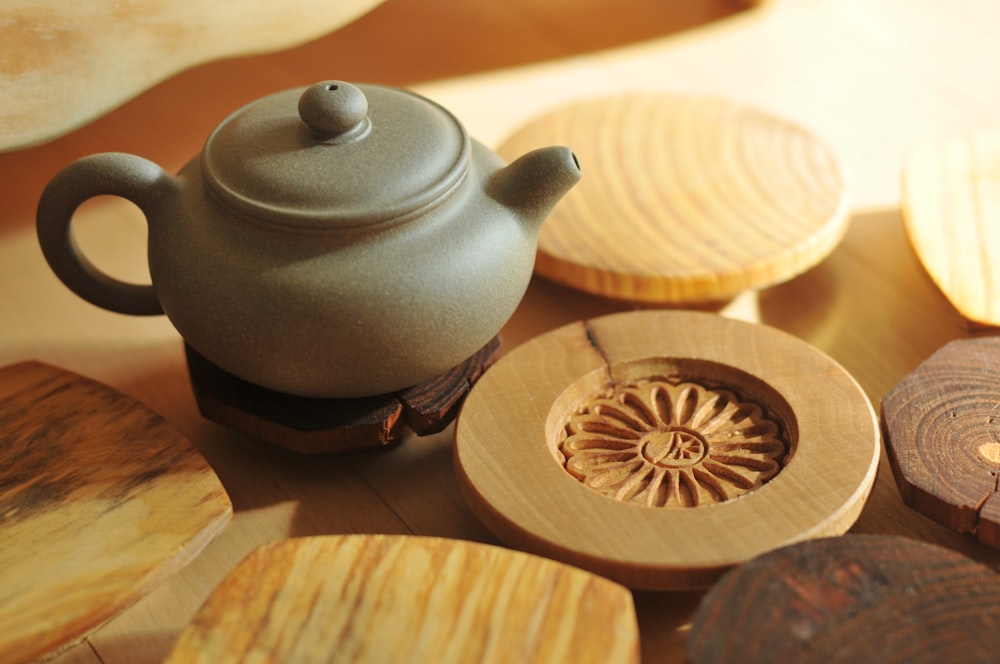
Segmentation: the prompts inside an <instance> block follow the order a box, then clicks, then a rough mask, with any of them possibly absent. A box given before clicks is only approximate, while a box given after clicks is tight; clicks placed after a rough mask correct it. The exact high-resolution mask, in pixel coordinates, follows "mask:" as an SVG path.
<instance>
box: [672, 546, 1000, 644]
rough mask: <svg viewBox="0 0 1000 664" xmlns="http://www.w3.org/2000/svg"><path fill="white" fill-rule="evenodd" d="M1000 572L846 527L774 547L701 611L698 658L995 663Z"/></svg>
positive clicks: (719, 587) (693, 636)
mask: <svg viewBox="0 0 1000 664" xmlns="http://www.w3.org/2000/svg"><path fill="white" fill-rule="evenodd" d="M998 593H1000V575H997V573H996V572H995V571H994V570H992V569H990V568H989V567H987V566H986V565H981V564H979V563H976V562H974V561H972V560H971V559H969V558H966V557H965V556H963V555H961V554H959V553H957V552H955V551H952V550H950V549H947V548H945V547H942V546H934V545H931V544H928V543H926V542H918V541H915V540H911V539H906V538H903V537H893V536H886V535H847V536H845V537H835V538H829V539H823V540H817V541H810V542H804V543H801V544H797V545H795V546H790V547H787V548H784V549H781V550H779V551H775V552H772V553H769V554H767V555H764V556H761V557H760V558H756V559H754V560H751V561H750V562H748V563H746V564H745V565H741V566H740V567H738V568H736V569H734V570H733V571H732V572H730V573H729V574H727V575H726V576H724V577H723V578H722V579H721V580H720V581H719V583H718V584H716V585H715V586H714V587H713V588H712V590H711V591H709V593H708V594H707V595H706V596H705V598H704V600H703V601H702V603H701V605H700V606H699V607H698V610H697V611H696V612H695V615H694V620H693V624H692V627H691V632H690V634H689V637H688V641H687V653H688V660H687V661H688V662H690V663H691V664H708V663H709V662H712V663H715V664H725V663H732V664H737V663H738V664H756V663H758V662H759V663H760V664H764V663H768V664H770V663H771V662H879V664H892V663H900V664H902V663H903V662H905V663H906V664H911V663H914V662H925V663H927V664H935V663H937V662H989V661H994V660H995V659H996V657H997V652H998V650H1000V629H998V628H1000V604H998V603H997V601H996V598H997V594H998Z"/></svg>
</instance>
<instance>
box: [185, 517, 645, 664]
mask: <svg viewBox="0 0 1000 664" xmlns="http://www.w3.org/2000/svg"><path fill="white" fill-rule="evenodd" d="M246 661H260V662H265V661H266V662H289V663H291V662H303V663H307V662H308V663H311V662H317V661H323V662H411V663H413V664H416V663H418V662H427V663H428V664H439V663H440V662H481V663H489V662H496V663H502V662H524V663H526V664H527V663H529V662H538V663H539V664H550V663H556V662H565V663H566V664H570V663H572V664H583V663H584V662H593V663H595V664H596V663H601V664H603V663H604V662H622V663H623V664H624V663H630V662H631V663H636V662H638V661H639V630H638V625H637V624H636V616H635V607H634V605H633V603H632V594H631V593H630V592H629V591H628V589H627V588H624V587H622V586H620V585H618V584H616V583H612V582H610V581H608V580H607V579H602V578H599V577H595V576H594V575H593V574H589V573H587V572H585V571H583V570H579V569H574V568H572V567H569V566H567V565H561V564H559V563H557V562H553V561H551V560H546V559H544V558H539V557H537V556H530V555H527V554H524V553H521V552H518V551H510V550H509V549H504V548H501V547H498V546H489V545H486V544H478V543H475V542H463V541H459V540H449V539H441V538H434V537H412V536H406V535H402V536H401V535H345V536H327V537H304V538H297V539H291V540H285V541H282V542H276V543H274V544H270V545H266V546H264V547H261V548H259V549H257V550H256V551H254V552H253V553H252V554H250V556H248V557H247V558H246V559H245V560H244V561H243V562H241V563H240V564H239V565H238V566H237V567H236V568H235V569H234V570H233V571H232V572H231V573H230V574H229V575H228V576H227V577H226V578H225V579H224V580H223V581H222V583H221V584H219V586H218V588H216V589H215V591H214V592H213V593H212V596H211V597H210V598H209V599H208V601H207V602H206V603H205V605H204V606H203V607H202V609H201V610H200V611H199V612H198V615H197V616H195V618H194V620H193V621H192V622H191V624H190V626H189V627H188V628H187V629H186V630H185V631H184V632H183V633H182V634H181V636H180V638H179V639H178V641H177V645H176V646H175V648H174V650H173V652H172V654H171V656H170V657H169V658H168V660H167V662H168V664H198V663H202V662H204V663H206V664H224V663H228V662H246Z"/></svg>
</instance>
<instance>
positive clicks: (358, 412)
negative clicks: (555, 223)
mask: <svg viewBox="0 0 1000 664" xmlns="http://www.w3.org/2000/svg"><path fill="white" fill-rule="evenodd" d="M499 350H500V340H499V337H496V338H494V339H493V340H492V341H491V342H490V343H489V344H487V345H486V346H484V347H483V348H482V349H481V350H480V351H479V352H477V353H476V354H475V355H473V356H472V357H470V358H469V359H467V360H466V361H465V362H463V363H462V364H460V365H458V366H457V367H455V368H454V369H452V370H450V371H447V372H445V373H443V374H441V375H440V376H438V377H437V378H435V379H433V380H430V381H428V382H426V383H423V384H421V385H417V386H415V387H412V388H409V389H407V390H403V391H401V392H398V393H394V394H386V395H379V396H373V397H363V398H359V399H312V398H308V397H300V396H295V395H291V394H285V393H283V392H277V391H274V390H269V389H266V388H263V387H260V386H258V385H254V384H253V383H249V382H247V381H245V380H243V379H241V378H237V377H236V376H233V375H232V374H230V373H228V372H225V371H223V370H221V369H219V368H218V367H216V366H215V365H214V364H212V363H211V362H209V361H208V360H206V359H205V358H204V357H202V356H201V355H199V354H198V353H197V352H196V351H195V350H194V349H193V348H191V347H190V346H187V345H185V352H186V354H187V362H188V373H189V375H190V378H191V385H192V387H193V389H194V393H195V399H196V400H197V402H198V408H199V409H200V411H201V414H202V415H203V416H205V417H206V418H208V419H210V420H212V421H214V422H218V423H219V424H222V425H225V426H227V427H229V428H231V429H234V430H236V431H240V432H242V433H245V434H247V435H249V436H253V437H254V438H257V439H259V440H263V441H265V442H268V443H271V444H273V445H278V446H280V447H284V448H287V449H291V450H294V451H296V452H300V453H303V454H327V453H335V452H349V451H353V450H360V449H367V448H377V447H384V446H386V445H389V444H392V443H395V442H398V441H399V440H400V439H401V438H402V436H403V434H404V433H405V431H406V429H407V427H409V428H410V429H412V430H413V431H414V432H415V433H416V434H418V435H427V434H430V433H436V432H438V431H441V430H442V429H444V428H445V427H447V426H448V425H449V424H450V423H451V422H452V420H453V419H454V418H455V416H456V415H457V414H458V409H459V407H460V406H461V404H462V401H463V400H464V398H465V395H466V394H467V393H468V392H469V389H470V387H471V385H472V384H474V383H475V381H476V380H478V378H479V376H480V375H481V374H482V372H483V371H484V370H485V369H486V367H488V366H489V365H490V364H492V363H493V361H494V360H495V359H496V356H497V355H498V353H499Z"/></svg>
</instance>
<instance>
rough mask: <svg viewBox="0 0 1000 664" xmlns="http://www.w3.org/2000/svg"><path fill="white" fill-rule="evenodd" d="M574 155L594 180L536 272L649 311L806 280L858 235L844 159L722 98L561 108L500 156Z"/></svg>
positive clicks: (581, 187) (557, 223) (545, 233)
mask: <svg viewBox="0 0 1000 664" xmlns="http://www.w3.org/2000/svg"><path fill="white" fill-rule="evenodd" d="M552 144H562V145H568V146H569V147H571V148H573V151H574V152H575V153H576V154H577V156H578V157H579V159H580V164H581V167H582V170H583V179H582V180H581V182H580V183H579V184H578V185H577V186H576V187H574V188H573V190H572V191H570V192H569V193H568V194H567V195H566V197H565V198H564V199H563V200H562V201H560V203H559V204H558V205H557V206H556V208H555V209H554V210H553V212H552V214H551V215H550V217H549V218H548V219H547V220H546V222H545V225H544V226H543V227H542V230H541V234H540V235H539V241H538V257H537V260H536V263H535V270H536V272H537V273H538V274H539V275H541V276H543V277H545V278H547V279H550V280H552V281H555V282H557V283H561V284H565V285H567V286H570V287H573V288H576V289H579V290H582V291H585V292H588V293H593V294H596V295H602V296H605V297H611V298H615V299H619V300H625V301H630V302H644V303H674V304H683V303H698V302H708V301H719V300H726V299H729V298H732V297H734V296H736V295H738V294H739V293H741V292H743V291H745V290H748V289H751V288H760V287H766V286H770V285H774V284H777V283H780V282H783V281H787V280H788V279H790V278H792V277H794V276H796V275H798V274H801V273H802V272H804V271H806V270H807V269H809V268H811V267H813V266H814V265H816V264H817V263H819V262H820V261H821V260H822V259H824V258H825V257H826V256H827V255H828V254H829V253H830V252H831V251H832V250H833V249H834V248H835V247H836V245H837V244H838V243H839V242H840V240H841V238H842V237H843V234H844V232H845V231H846V230H847V221H848V197H847V194H846V191H845V188H844V185H843V182H842V179H841V176H840V171H839V168H838V166H837V162H836V159H835V157H834V155H833V153H832V151H831V150H829V149H828V148H827V147H826V146H825V145H824V144H823V143H822V142H821V141H820V140H819V139H818V138H816V137H815V136H814V135H813V134H812V133H810V132H809V131H807V130H805V129H803V128H802V127H799V126H797V125H795V124H793V123H791V122H788V121H787V120H785V119H783V118H780V117H777V116H775V115H772V114H770V113H768V112H765V111H762V110H759V109H755V108H751V107H748V106H745V105H743V104H739V103H736V102H733V101H729V100H726V99H721V98H714V97H701V96H688V95H668V94H653V93H645V94H638V93H637V94H628V95H620V96H614V97H607V98H600V99H591V100H584V101H579V102H575V103H572V104H569V105H567V106H563V107H561V108H557V109H555V110H553V111H551V112H549V113H547V114H545V115H543V116H541V117H539V118H537V119H535V120H533V121H531V122H530V123H528V124H527V125H525V126H524V127H523V128H521V129H520V130H518V131H517V132H515V133H514V134H513V135H512V136H510V137H509V138H508V139H507V140H506V141H505V142H504V143H503V144H502V145H501V146H500V147H499V149H498V151H499V153H500V154H501V155H502V156H503V157H504V158H506V159H508V160H511V159H513V158H515V157H517V156H519V155H521V154H523V153H524V152H526V151H528V150H530V149H532V148H536V147H541V146H544V145H552Z"/></svg>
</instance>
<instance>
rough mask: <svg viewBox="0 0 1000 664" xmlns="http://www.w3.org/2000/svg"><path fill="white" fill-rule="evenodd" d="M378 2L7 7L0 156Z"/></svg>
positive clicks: (40, 3)
mask: <svg viewBox="0 0 1000 664" xmlns="http://www.w3.org/2000/svg"><path fill="white" fill-rule="evenodd" d="M381 1H382V0H346V1H345V0H340V1H339V2H322V1H321V0H287V1H286V2H283V3H282V4H281V5H280V7H279V6H278V5H275V4H273V3H269V2H266V1H263V0H251V1H247V0H243V1H241V2H235V3H234V2H232V1H231V0H210V1H203V2H198V3H195V4H190V3H178V2H162V1H160V2H144V3H141V4H137V3H123V2H114V1H113V0H91V1H90V2H85V3H66V2H61V1H60V0H6V1H5V2H4V3H3V5H2V7H0V26H2V31H3V36H4V38H3V39H2V40H0V91H2V93H3V98H4V103H3V104H2V105H0V151H4V150H12V149H15V148H23V147H27V146H30V145H33V144H35V143H40V142H42V141H45V140H48V139H51V138H54V137H56V136H59V135H61V134H64V133H66V132H68V131H70V130H71V129H75V128H76V127H78V126H80V125H82V124H83V123H85V122H87V121H89V120H93V119H94V118H96V117H98V116H99V115H101V114H102V113H104V112H106V111H109V110H111V109H112V108H114V107H116V106H118V105H119V104H121V103H122V102H124V101H127V100H128V99H130V98H132V97H134V96H135V95H137V94H139V93H140V92H142V91H144V90H146V89H147V88H150V87H152V86H153V85H154V84H156V83H159V82H160V81H162V80H164V79H166V78H168V77H169V76H171V75H173V74H176V73H177V72H179V71H181V70H183V69H185V68H187V67H190V66H192V65H195V64H199V63H202V62H206V61H209V60H214V59H217V58H222V57H229V56H235V55H243V54H249V53H261V52H265V51H273V50H278V49H281V48H287V47H290V46H293V45H295V44H299V43H302V42H305V41H307V40H309V39H313V38H315V37H319V36H320V35H322V34H324V33H326V32H329V31H331V30H334V29H335V28H337V27H339V26H340V25H343V24H344V23H347V22H349V21H352V20H354V19H355V18H357V17H358V16H360V15H361V14H363V13H364V12H366V11H368V10H370V9H371V8H373V7H375V6H376V5H378V4H379V3H380V2H381ZM191 103H193V104H194V103H198V102H197V100H194V99H192V100H191Z"/></svg>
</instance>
